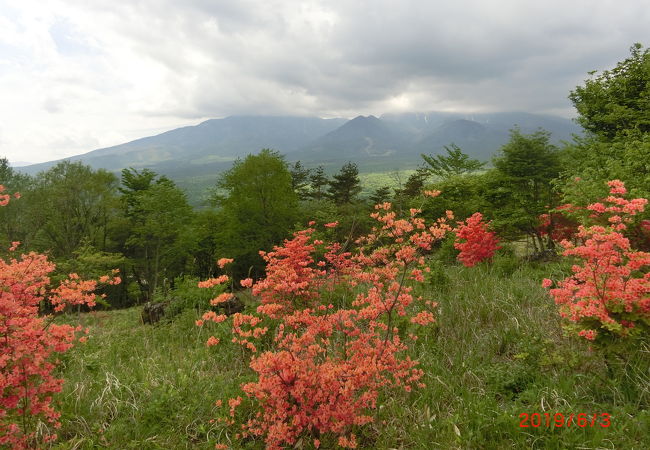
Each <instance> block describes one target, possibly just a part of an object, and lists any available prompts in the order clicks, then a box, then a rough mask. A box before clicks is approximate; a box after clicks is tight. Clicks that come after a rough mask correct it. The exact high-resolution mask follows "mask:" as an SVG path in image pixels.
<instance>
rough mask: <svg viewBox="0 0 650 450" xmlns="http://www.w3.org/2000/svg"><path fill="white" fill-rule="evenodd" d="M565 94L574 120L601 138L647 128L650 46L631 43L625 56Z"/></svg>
mask: <svg viewBox="0 0 650 450" xmlns="http://www.w3.org/2000/svg"><path fill="white" fill-rule="evenodd" d="M594 73H595V71H594V72H591V73H590V75H592V76H593V75H594ZM569 98H570V99H571V101H572V102H573V105H574V106H575V108H576V109H577V111H578V114H579V117H578V119H577V121H578V123H579V124H580V125H582V126H583V127H584V128H585V129H586V130H588V131H591V132H592V133H594V134H596V135H597V136H598V137H599V138H601V139H603V140H612V139H614V138H615V137H617V136H621V135H624V134H626V133H629V132H641V133H648V132H650V49H647V48H646V49H643V46H642V45H641V44H638V43H637V44H634V45H633V46H632V47H631V48H630V56H629V57H628V58H627V59H625V60H623V61H621V62H619V63H618V64H617V65H616V67H615V68H614V69H611V70H605V71H603V72H602V73H601V74H600V75H598V76H596V77H595V78H590V79H588V80H586V81H585V85H584V86H578V87H576V89H575V90H574V91H572V92H571V94H570V95H569Z"/></svg>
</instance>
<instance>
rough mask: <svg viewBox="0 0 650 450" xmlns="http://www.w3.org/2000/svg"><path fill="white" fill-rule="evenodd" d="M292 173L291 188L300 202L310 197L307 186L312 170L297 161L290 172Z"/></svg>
mask: <svg viewBox="0 0 650 450" xmlns="http://www.w3.org/2000/svg"><path fill="white" fill-rule="evenodd" d="M289 171H290V172H291V186H292V187H293V191H294V192H295V193H296V195H297V196H298V198H299V199H300V200H306V199H307V197H308V196H309V192H308V189H307V186H308V185H309V176H310V174H311V170H309V169H305V168H304V167H303V165H302V163H301V162H300V161H296V162H295V163H294V164H293V165H292V166H291V168H290V170H289Z"/></svg>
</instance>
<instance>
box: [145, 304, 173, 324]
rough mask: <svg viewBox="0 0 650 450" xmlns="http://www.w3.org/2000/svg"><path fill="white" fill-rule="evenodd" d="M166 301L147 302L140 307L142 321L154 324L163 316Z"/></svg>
mask: <svg viewBox="0 0 650 450" xmlns="http://www.w3.org/2000/svg"><path fill="white" fill-rule="evenodd" d="M166 306H167V302H156V303H154V302H147V303H145V304H144V308H143V309H142V315H141V317H142V323H149V324H154V323H156V322H159V321H160V319H162V318H163V317H164V316H165V307H166Z"/></svg>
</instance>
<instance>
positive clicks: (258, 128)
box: [20, 112, 580, 181]
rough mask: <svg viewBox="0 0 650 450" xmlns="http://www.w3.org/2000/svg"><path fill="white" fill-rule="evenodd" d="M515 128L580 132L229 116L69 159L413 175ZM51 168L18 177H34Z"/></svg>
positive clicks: (492, 147)
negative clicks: (238, 163)
mask: <svg viewBox="0 0 650 450" xmlns="http://www.w3.org/2000/svg"><path fill="white" fill-rule="evenodd" d="M515 125H518V126H519V127H520V128H521V129H522V131H523V132H525V133H530V132H532V131H534V130H535V129H537V128H538V127H542V128H544V129H546V130H548V131H550V132H551V133H552V136H553V140H554V141H555V142H559V141H560V140H568V139H570V138H571V134H572V133H579V132H580V129H579V127H578V126H577V125H575V124H574V123H572V122H571V121H570V120H568V119H564V118H561V117H555V116H547V115H537V114H528V113H482V114H456V113H443V112H427V113H404V114H384V115H382V116H381V117H380V118H377V117H375V116H366V117H364V116H358V117H356V118H354V119H352V120H347V119H320V118H317V117H290V116H287V117H269V116H233V117H226V118H224V119H212V120H207V121H205V122H202V123H200V124H198V125H196V126H189V127H182V128H178V129H175V130H171V131H167V132H165V133H161V134H159V135H156V136H150V137H145V138H141V139H137V140H134V141H131V142H127V143H125V144H121V145H116V146H113V147H108V148H103V149H99V150H95V151H91V152H89V153H86V154H83V155H78V156H74V157H72V158H68V159H70V160H72V161H83V162H84V163H85V164H88V165H90V166H92V167H95V168H104V169H107V170H111V171H119V170H121V169H123V168H125V167H135V168H144V167H147V168H151V169H152V170H155V171H156V172H158V173H163V174H166V175H168V176H170V177H172V178H174V179H176V180H177V181H187V180H189V179H195V178H197V177H204V178H206V177H209V178H210V179H211V180H214V177H215V176H216V175H217V174H218V173H220V172H222V171H223V170H226V169H227V168H228V167H230V165H231V164H232V161H233V160H234V159H236V158H237V157H242V156H245V155H247V154H249V153H256V152H258V151H259V150H260V149H262V148H273V149H275V150H278V151H280V152H281V153H284V154H286V155H287V160H289V161H296V160H301V161H303V163H305V165H307V166H315V165H318V164H323V165H325V166H326V167H329V168H331V169H332V170H338V168H339V167H340V165H342V164H343V163H344V162H345V161H348V160H350V161H354V162H357V163H358V164H359V166H360V169H361V170H362V171H364V170H365V171H379V170H393V169H404V168H413V167H415V166H416V165H418V164H419V163H420V162H421V158H420V154H421V153H427V154H437V153H440V152H442V151H443V148H444V146H446V145H450V144H452V143H455V144H456V145H458V146H459V147H460V148H461V149H463V150H464V151H465V152H466V153H469V154H470V155H471V156H473V157H475V158H479V159H481V160H489V159H490V157H491V156H492V155H493V154H494V153H495V152H496V151H497V150H498V149H499V148H500V147H501V146H502V145H503V144H505V143H506V142H507V141H508V130H509V129H510V128H512V127H513V126H515ZM56 163H57V161H51V162H47V163H42V164H34V165H31V166H26V167H21V168H20V170H21V171H23V172H27V173H32V174H34V173H36V172H38V171H40V170H44V169H47V168H49V167H52V166H53V165H54V164H56ZM206 179H207V178H206Z"/></svg>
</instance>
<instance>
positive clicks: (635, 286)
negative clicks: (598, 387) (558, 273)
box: [544, 180, 650, 345]
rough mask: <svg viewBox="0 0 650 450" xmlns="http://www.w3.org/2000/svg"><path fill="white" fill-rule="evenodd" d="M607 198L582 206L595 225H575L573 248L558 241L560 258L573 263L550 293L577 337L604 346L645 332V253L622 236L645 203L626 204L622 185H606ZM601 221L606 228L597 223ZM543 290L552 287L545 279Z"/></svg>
mask: <svg viewBox="0 0 650 450" xmlns="http://www.w3.org/2000/svg"><path fill="white" fill-rule="evenodd" d="M608 185H609V186H610V195H609V196H608V197H607V198H605V199H603V200H602V201H601V202H597V203H593V204H591V205H589V206H588V207H587V209H588V210H590V211H592V212H593V213H592V215H591V216H590V219H593V220H594V221H595V222H597V223H599V224H598V225H591V226H586V225H581V226H580V227H579V231H578V234H577V238H578V239H579V243H578V244H577V245H574V244H572V243H571V242H568V241H564V242H563V243H562V245H563V247H564V248H565V250H564V253H563V254H564V255H565V256H568V257H573V258H575V259H576V260H577V262H576V264H574V265H573V268H572V271H573V275H571V276H569V277H567V278H565V279H564V280H562V281H559V282H558V283H557V285H556V287H555V288H553V289H550V294H551V296H552V297H553V298H554V299H555V302H556V303H557V304H558V305H559V306H560V314H561V315H562V317H564V318H566V319H568V321H569V323H570V324H571V325H570V326H569V328H570V329H571V330H573V331H575V332H576V333H577V334H578V335H579V336H582V337H584V338H585V339H588V340H590V341H594V342H597V343H599V344H603V345H608V344H612V343H614V342H616V341H617V340H619V339H620V338H626V337H630V336H634V335H637V336H644V335H645V336H647V333H648V330H650V295H649V294H650V272H648V267H650V253H646V252H640V251H636V250H634V249H632V248H631V245H630V241H629V240H628V239H627V238H626V237H625V235H624V234H623V233H624V232H625V231H626V229H627V224H628V223H630V222H631V221H632V219H631V216H634V215H636V214H637V213H639V212H642V211H643V210H644V208H645V205H646V204H647V200H646V199H643V198H636V199H633V200H627V199H625V198H624V195H625V194H626V192H627V191H626V189H625V186H624V185H623V183H622V182H620V181H618V180H614V181H610V182H608ZM601 223H607V225H601ZM544 286H545V287H549V288H550V287H551V286H553V282H552V281H551V280H549V279H545V280H544Z"/></svg>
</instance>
